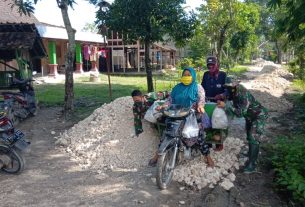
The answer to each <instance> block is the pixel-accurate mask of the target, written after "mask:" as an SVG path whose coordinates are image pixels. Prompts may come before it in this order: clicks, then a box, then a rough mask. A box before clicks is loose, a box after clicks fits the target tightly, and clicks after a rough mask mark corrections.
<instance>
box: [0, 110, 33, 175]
mask: <svg viewBox="0 0 305 207" xmlns="http://www.w3.org/2000/svg"><path fill="white" fill-rule="evenodd" d="M29 145H30V142H28V141H26V140H25V135H24V133H23V132H22V131H20V130H18V129H15V128H14V125H13V123H12V121H11V120H10V119H9V118H8V117H6V115H5V113H4V112H1V114H0V169H1V170H2V171H4V172H6V173H10V174H17V173H20V172H22V171H23V169H24V166H25V159H24V156H23V154H22V153H23V152H28V150H29Z"/></svg>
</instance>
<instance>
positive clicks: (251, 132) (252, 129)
mask: <svg viewBox="0 0 305 207" xmlns="http://www.w3.org/2000/svg"><path fill="white" fill-rule="evenodd" d="M231 111H232V112H233V113H234V114H235V115H236V116H237V117H244V118H245V120H246V131H247V140H248V141H249V142H250V143H253V144H258V142H260V136H261V135H262V134H263V132H264V128H265V123H266V120H267V118H268V110H267V109H266V108H265V107H263V106H262V105H261V104H260V103H259V102H258V101H257V100H255V98H254V97H253V96H252V95H251V93H250V92H249V91H248V90H247V89H245V87H244V86H242V85H238V86H237V87H236V92H235V94H234V96H233V108H231Z"/></svg>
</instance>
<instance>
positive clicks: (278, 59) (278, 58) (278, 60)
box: [275, 40, 282, 64]
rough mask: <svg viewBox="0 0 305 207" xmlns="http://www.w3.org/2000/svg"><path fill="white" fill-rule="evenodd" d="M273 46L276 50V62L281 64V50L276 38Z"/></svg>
mask: <svg viewBox="0 0 305 207" xmlns="http://www.w3.org/2000/svg"><path fill="white" fill-rule="evenodd" d="M275 47H276V51H277V63H278V64H282V50H281V48H280V46H279V43H278V41H277V40H276V41H275Z"/></svg>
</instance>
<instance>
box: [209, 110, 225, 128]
mask: <svg viewBox="0 0 305 207" xmlns="http://www.w3.org/2000/svg"><path fill="white" fill-rule="evenodd" d="M212 128H214V129H226V128H228V117H227V115H226V112H225V111H224V110H223V109H222V108H219V107H216V108H215V110H214V112H213V114H212Z"/></svg>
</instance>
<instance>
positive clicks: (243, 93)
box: [218, 84, 268, 173]
mask: <svg viewBox="0 0 305 207" xmlns="http://www.w3.org/2000/svg"><path fill="white" fill-rule="evenodd" d="M225 87H226V88H227V89H228V100H229V101H232V102H233V105H230V104H229V103H230V102H227V104H226V105H225V106H224V103H223V102H219V103H218V105H220V106H222V107H225V108H226V111H227V112H229V113H233V114H234V115H236V116H237V117H244V118H245V120H246V132H247V140H248V144H249V152H248V156H249V159H248V162H247V164H246V166H245V168H244V172H245V173H252V172H254V171H255V169H256V160H257V158H258V154H259V144H260V142H261V136H262V135H263V132H264V128H265V123H266V120H267V118H268V110H267V109H266V108H265V107H263V106H262V105H261V104H260V103H259V102H258V101H257V100H256V99H255V98H254V97H253V96H252V95H251V93H250V92H249V91H248V90H247V89H246V88H245V87H244V86H242V85H240V84H226V85H225Z"/></svg>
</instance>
